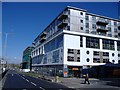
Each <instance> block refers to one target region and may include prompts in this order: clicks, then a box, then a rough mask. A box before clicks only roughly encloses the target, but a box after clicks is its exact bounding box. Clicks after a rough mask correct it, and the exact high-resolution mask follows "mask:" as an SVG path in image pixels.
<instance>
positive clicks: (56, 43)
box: [44, 35, 63, 53]
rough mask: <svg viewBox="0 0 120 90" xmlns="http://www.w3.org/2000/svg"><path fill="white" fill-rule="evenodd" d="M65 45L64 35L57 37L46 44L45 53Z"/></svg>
mask: <svg viewBox="0 0 120 90" xmlns="http://www.w3.org/2000/svg"><path fill="white" fill-rule="evenodd" d="M62 46H63V35H60V36H58V37H56V38H55V39H53V40H51V41H50V42H48V43H46V44H45V46H44V50H45V53H47V52H49V51H52V50H54V49H57V48H59V47H62Z"/></svg>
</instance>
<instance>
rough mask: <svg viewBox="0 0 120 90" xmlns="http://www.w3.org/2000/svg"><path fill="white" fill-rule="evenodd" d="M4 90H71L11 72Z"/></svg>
mask: <svg viewBox="0 0 120 90" xmlns="http://www.w3.org/2000/svg"><path fill="white" fill-rule="evenodd" d="M3 90H70V88H67V87H66V86H63V85H60V84H57V83H52V82H49V81H45V80H41V79H37V78H33V77H30V76H26V75H23V74H19V73H17V72H16V71H13V70H10V71H9V72H8V74H7V76H6V81H5V83H4V86H3Z"/></svg>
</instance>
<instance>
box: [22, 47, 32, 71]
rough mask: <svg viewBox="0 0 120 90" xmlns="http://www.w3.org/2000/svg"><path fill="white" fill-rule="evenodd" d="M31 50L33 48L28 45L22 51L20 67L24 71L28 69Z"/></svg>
mask: <svg viewBox="0 0 120 90" xmlns="http://www.w3.org/2000/svg"><path fill="white" fill-rule="evenodd" d="M32 50H33V47H31V46H29V47H27V48H26V49H25V50H24V51H23V59H22V69H23V71H25V72H26V71H30V64H31V52H32Z"/></svg>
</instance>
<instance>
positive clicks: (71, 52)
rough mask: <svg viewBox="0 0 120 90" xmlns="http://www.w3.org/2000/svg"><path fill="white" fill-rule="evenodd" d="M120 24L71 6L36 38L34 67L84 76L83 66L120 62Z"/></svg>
mask: <svg viewBox="0 0 120 90" xmlns="http://www.w3.org/2000/svg"><path fill="white" fill-rule="evenodd" d="M119 23H120V21H119V20H117V19H112V18H109V17H105V16H100V15H96V14H92V13H89V12H87V10H83V9H79V8H75V7H70V6H68V7H67V8H66V9H65V10H64V11H62V12H61V13H60V14H59V15H58V16H57V17H56V18H55V20H53V22H52V23H51V24H50V25H49V26H47V28H46V29H45V30H44V31H43V32H42V33H40V34H39V36H38V37H37V38H36V39H35V40H34V47H35V49H34V50H33V51H32V53H31V54H32V61H33V69H35V70H38V71H40V72H42V73H43V71H44V72H45V71H47V73H49V75H51V74H55V75H58V74H60V75H62V76H64V77H67V76H75V77H80V74H81V73H82V70H83V69H86V68H91V67H94V66H100V65H105V64H107V63H113V64H117V63H119V62H120V55H119V54H120V50H119V48H120V47H119V46H120V45H119V44H120V43H119V42H120V41H119V37H120V35H119V31H120V28H119ZM45 73H46V72H45ZM47 73H46V74H47Z"/></svg>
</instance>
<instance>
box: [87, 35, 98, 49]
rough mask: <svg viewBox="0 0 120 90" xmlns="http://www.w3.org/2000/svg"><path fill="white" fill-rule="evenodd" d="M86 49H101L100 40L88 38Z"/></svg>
mask: <svg viewBox="0 0 120 90" xmlns="http://www.w3.org/2000/svg"><path fill="white" fill-rule="evenodd" d="M86 47H87V48H100V44H99V39H98V38H92V37H86Z"/></svg>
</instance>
